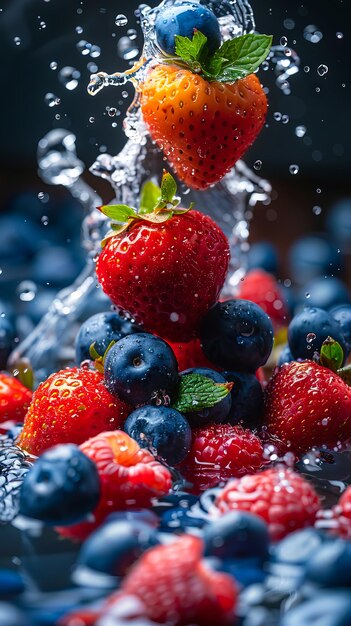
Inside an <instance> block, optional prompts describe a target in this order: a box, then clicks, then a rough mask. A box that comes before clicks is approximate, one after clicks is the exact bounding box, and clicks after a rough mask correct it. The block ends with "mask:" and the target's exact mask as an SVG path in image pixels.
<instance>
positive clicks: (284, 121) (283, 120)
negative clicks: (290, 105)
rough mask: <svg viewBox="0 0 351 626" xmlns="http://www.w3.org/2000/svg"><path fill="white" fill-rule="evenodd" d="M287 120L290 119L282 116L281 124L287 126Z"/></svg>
mask: <svg viewBox="0 0 351 626" xmlns="http://www.w3.org/2000/svg"><path fill="white" fill-rule="evenodd" d="M289 119H290V118H289V116H288V115H287V114H285V115H282V123H283V124H288V122H289Z"/></svg>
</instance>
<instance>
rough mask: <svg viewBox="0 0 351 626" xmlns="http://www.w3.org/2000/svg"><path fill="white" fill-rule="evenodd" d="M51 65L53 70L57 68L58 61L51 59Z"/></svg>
mask: <svg viewBox="0 0 351 626" xmlns="http://www.w3.org/2000/svg"><path fill="white" fill-rule="evenodd" d="M49 67H50V69H51V70H57V63H56V61H51V63H50V66H49Z"/></svg>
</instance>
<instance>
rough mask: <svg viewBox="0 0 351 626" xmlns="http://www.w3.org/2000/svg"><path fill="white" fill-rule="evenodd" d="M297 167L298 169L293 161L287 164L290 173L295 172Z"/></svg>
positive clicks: (297, 169)
mask: <svg viewBox="0 0 351 626" xmlns="http://www.w3.org/2000/svg"><path fill="white" fill-rule="evenodd" d="M299 169H300V168H299V166H298V165H296V164H295V163H293V164H292V165H289V172H290V174H293V175H295V174H297V173H298V171H299Z"/></svg>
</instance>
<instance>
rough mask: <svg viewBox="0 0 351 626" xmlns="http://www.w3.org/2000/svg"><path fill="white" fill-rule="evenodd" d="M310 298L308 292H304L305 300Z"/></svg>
mask: <svg viewBox="0 0 351 626" xmlns="http://www.w3.org/2000/svg"><path fill="white" fill-rule="evenodd" d="M310 297H311V294H310V292H309V291H306V292H305V298H307V300H308V298H310Z"/></svg>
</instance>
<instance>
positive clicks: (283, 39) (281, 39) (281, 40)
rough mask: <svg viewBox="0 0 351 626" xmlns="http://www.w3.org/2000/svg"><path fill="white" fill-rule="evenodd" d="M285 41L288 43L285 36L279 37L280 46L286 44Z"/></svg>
mask: <svg viewBox="0 0 351 626" xmlns="http://www.w3.org/2000/svg"><path fill="white" fill-rule="evenodd" d="M287 43H288V40H287V38H286V37H281V38H280V45H281V46H286V45H287Z"/></svg>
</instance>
